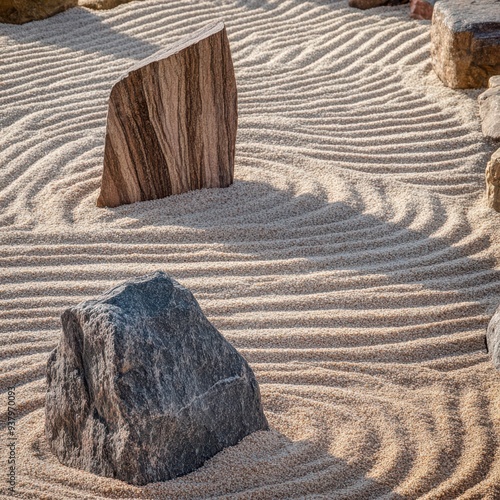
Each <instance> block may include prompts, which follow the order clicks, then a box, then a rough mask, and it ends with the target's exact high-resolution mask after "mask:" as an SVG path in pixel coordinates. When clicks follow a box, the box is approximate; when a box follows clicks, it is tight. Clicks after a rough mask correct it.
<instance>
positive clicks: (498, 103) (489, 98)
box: [478, 87, 500, 141]
mask: <svg viewBox="0 0 500 500" xmlns="http://www.w3.org/2000/svg"><path fill="white" fill-rule="evenodd" d="M478 102H479V115H480V116H481V127H482V129H483V135H484V136H485V137H488V138H489V139H493V140H496V141H498V140H500V87H491V88H489V89H488V90H486V92H483V93H482V94H480V95H479V97H478Z"/></svg>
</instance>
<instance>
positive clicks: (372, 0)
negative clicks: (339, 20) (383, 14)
mask: <svg viewBox="0 0 500 500" xmlns="http://www.w3.org/2000/svg"><path fill="white" fill-rule="evenodd" d="M409 1H410V0H349V6H350V7H355V8H357V9H363V10H366V9H373V8H374V7H382V6H384V5H400V4H402V3H408V2H409Z"/></svg>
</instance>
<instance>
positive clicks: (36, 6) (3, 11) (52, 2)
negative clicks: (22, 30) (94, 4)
mask: <svg viewBox="0 0 500 500" xmlns="http://www.w3.org/2000/svg"><path fill="white" fill-rule="evenodd" d="M76 5H78V0H0V22H1V23H11V24H23V23H27V22H29V21H35V20H38V19H45V18H46V17H50V16H53V15H54V14H57V13H58V12H62V11H64V10H66V9H69V8H70V7H75V6H76Z"/></svg>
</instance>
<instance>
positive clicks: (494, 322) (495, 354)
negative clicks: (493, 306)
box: [486, 306, 500, 370]
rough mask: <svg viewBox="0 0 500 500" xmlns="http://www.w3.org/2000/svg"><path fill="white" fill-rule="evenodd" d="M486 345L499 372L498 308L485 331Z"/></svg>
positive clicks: (499, 330)
mask: <svg viewBox="0 0 500 500" xmlns="http://www.w3.org/2000/svg"><path fill="white" fill-rule="evenodd" d="M486 345H487V346H488V353H489V355H490V357H491V360H492V361H493V365H494V366H495V368H496V369H497V370H500V306H499V307H498V309H497V310H496V312H495V314H494V315H493V317H492V318H491V320H490V323H489V325H488V329H487V330H486Z"/></svg>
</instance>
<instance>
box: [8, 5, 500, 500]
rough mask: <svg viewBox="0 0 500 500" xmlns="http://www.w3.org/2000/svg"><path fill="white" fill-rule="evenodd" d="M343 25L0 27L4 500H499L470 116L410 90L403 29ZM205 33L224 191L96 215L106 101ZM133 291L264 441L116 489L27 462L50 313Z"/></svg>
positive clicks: (451, 96)
mask: <svg viewBox="0 0 500 500" xmlns="http://www.w3.org/2000/svg"><path fill="white" fill-rule="evenodd" d="M346 3H347V2H346V1H344V0H342V1H340V0H338V1H335V0H333V1H326V0H325V1H322V0H283V1H278V0H269V1H266V0H231V1H230V0H227V1H225V0H213V1H205V0H203V1H195V0H169V1H166V0H164V1H160V0H145V1H142V2H132V3H129V4H126V5H124V6H121V7H119V8H117V9H115V10H112V11H103V12H98V13H96V12H91V11H88V10H85V9H81V8H79V9H73V10H70V11H67V12H65V13H63V14H61V15H58V16H56V17H54V18H51V19H48V20H46V21H42V22H36V23H30V24H27V25H24V26H21V27H19V26H5V25H4V26H2V27H1V28H0V35H1V38H0V53H1V54H0V59H1V61H2V66H1V67H0V68H1V69H0V125H1V130H2V133H1V134H0V165H1V169H0V205H1V211H0V225H1V226H0V227H1V228H0V239H1V240H0V267H1V280H2V283H1V288H0V343H1V346H2V347H1V354H0V366H1V370H0V385H1V391H2V398H1V401H2V402H4V401H5V402H6V388H7V387H8V386H9V385H16V388H17V404H18V410H19V412H20V420H19V421H18V429H19V444H18V469H17V480H18V484H17V491H18V495H19V496H20V497H23V498H68V499H79V498H81V499H83V498H173V499H180V498H231V499H234V498H245V499H246V498H258V499H261V498H262V499H267V498H269V499H275V498H304V497H307V498H335V499H343V498H348V499H358V498H360V499H361V498H363V499H365V498H370V499H372V498H380V499H382V498H383V499H408V498H428V499H431V498H432V499H434V498H436V499H437V498H441V499H452V498H470V499H472V498H474V499H483V498H488V499H494V498H500V489H499V486H498V485H499V484H500V447H499V443H500V436H499V431H500V412H499V410H498V409H499V408H500V391H499V384H500V380H499V377H498V375H497V374H496V373H495V372H494V371H493V369H492V368H491V366H490V363H489V362H488V358H487V355H486V353H485V349H484V330H485V326H486V324H487V322H488V319H489V317H490V315H491V312H492V311H493V309H494V308H495V306H496V305H497V302H498V296H499V295H500V274H499V272H498V264H497V261H496V258H495V256H496V255H498V248H499V245H498V241H497V239H498V237H496V236H495V235H494V231H491V230H489V229H488V228H490V229H491V227H492V226H491V224H489V222H488V221H491V219H492V217H493V215H492V214H490V213H488V212H487V211H486V210H484V209H482V208H481V207H482V202H481V197H482V189H483V171H484V165H485V161H486V158H487V156H488V154H489V153H490V152H491V146H490V145H488V144H485V143H484V141H483V139H482V136H481V134H480V130H479V125H478V122H477V117H476V108H475V94H474V92H470V93H466V92H453V91H450V90H448V89H444V88H443V87H442V85H441V84H440V83H439V82H438V81H437V79H436V78H435V77H434V76H433V74H432V72H431V68H430V64H429V59H428V49H429V40H428V36H429V27H428V24H427V23H425V22H416V21H410V20H408V19H407V15H406V14H407V13H406V9H403V8H401V9H399V8H381V9H375V10H372V11H369V12H360V11H356V10H354V9H349V8H348V7H346ZM214 18H222V19H224V20H225V22H226V24H227V27H228V33H229V37H230V41H231V46H232V50H233V56H234V62H235V70H236V76H237V81H238V88H239V110H240V123H239V132H238V142H237V161H236V172H235V174H236V175H235V177H236V180H235V183H234V185H233V186H231V187H229V188H227V189H223V190H204V191H198V192H192V193H187V194H185V195H181V196H173V197H170V198H168V199H164V200H157V201H154V202H145V203H140V204H135V205H130V206H123V207H119V208H116V209H98V208H96V206H95V200H96V198H97V194H98V188H99V182H100V174H101V169H102V164H101V162H102V155H103V149H104V148H103V145H104V140H103V138H104V131H105V117H106V110H107V104H106V101H107V96H108V93H109V89H110V86H111V85H112V83H113V81H114V80H115V79H116V78H117V77H118V76H119V75H120V74H121V73H122V72H123V71H124V70H125V69H126V68H127V67H128V66H130V65H131V64H132V63H134V62H135V61H137V60H139V59H141V58H143V57H146V56H149V55H150V54H152V53H153V52H154V51H156V50H158V49H159V48H161V47H163V46H164V45H165V44H167V43H171V42H173V41H175V40H177V39H178V38H179V37H180V36H182V35H184V34H186V33H188V32H190V31H192V30H194V29H196V28H198V27H200V26H201V25H203V24H204V23H206V22H208V21H210V20H212V19H214ZM497 224H498V223H497ZM497 227H498V226H497ZM495 238H497V239H495ZM158 269H161V270H164V271H165V272H167V273H169V274H171V275H172V276H173V277H174V278H175V279H177V280H178V281H180V282H181V283H183V284H184V285H186V286H187V287H189V288H190V289H191V290H192V291H193V292H194V294H195V296H196V297H197V298H198V300H199V302H200V304H201V306H202V308H203V309H204V311H205V312H206V314H207V316H208V317H209V319H210V320H211V321H212V322H213V323H214V324H215V325H216V326H217V328H219V329H220V331H221V332H222V333H223V334H224V335H225V336H226V337H227V338H228V339H229V340H230V341H231V342H232V343H233V344H234V345H235V346H236V347H237V348H238V349H239V350H240V352H242V354H243V355H244V356H245V357H246V358H247V359H248V361H249V362H250V364H251V366H252V367H253V369H254V370H255V373H256V375H257V378H258V380H259V382H260V384H261V390H262V394H263V401H264V405H265V411H266V414H267V416H268V419H269V421H270V424H271V426H272V431H271V432H259V433H256V434H254V435H252V436H249V437H248V438H246V439H245V440H243V441H242V442H241V443H240V444H239V445H238V446H236V447H233V448H230V449H227V450H225V451H223V452H222V453H220V454H219V455H217V456H216V457H215V458H213V459H212V460H210V461H209V462H207V463H206V464H205V466H204V467H202V468H201V469H199V470H198V471H196V472H194V473H192V474H190V475H188V476H185V477H182V478H178V479H176V480H174V481H170V482H167V483H159V484H153V485H148V486H146V487H143V488H135V487H132V486H129V485H126V484H124V483H121V482H118V481H114V480H110V479H105V478H96V477H94V476H92V475H90V474H87V473H84V472H80V471H76V470H72V469H70V468H67V467H64V466H62V465H60V464H59V463H58V462H57V460H56V459H55V458H54V457H53V456H52V455H51V454H50V452H49V451H48V449H47V446H46V443H45V441H44V438H43V423H44V413H43V404H44V393H45V380H44V368H45V363H46V360H47V356H48V353H49V352H50V351H51V350H52V349H53V348H54V346H55V345H56V342H57V339H58V337H59V334H60V322H59V316H60V314H61V312H62V310H63V309H64V308H65V307H67V306H68V305H71V304H74V303H77V302H79V301H81V300H83V299H86V298H89V297H92V296H94V295H96V294H98V293H100V292H102V291H104V290H106V289H107V288H109V287H110V286H112V285H114V284H115V283H117V282H119V281H122V280H124V279H126V278H129V277H133V276H137V275H140V274H144V273H146V272H151V271H155V270H158ZM5 409H6V403H5V404H3V403H2V405H1V407H0V413H1V414H2V422H3V420H4V417H5ZM1 431H2V432H4V429H2V430H1ZM0 453H1V454H2V456H1V460H2V463H3V461H4V460H5V457H6V455H5V454H6V451H5V447H2V446H0ZM1 481H2V484H1V485H0V487H1V488H2V489H3V488H4V487H5V486H6V483H5V482H4V479H3V475H2V479H1Z"/></svg>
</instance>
